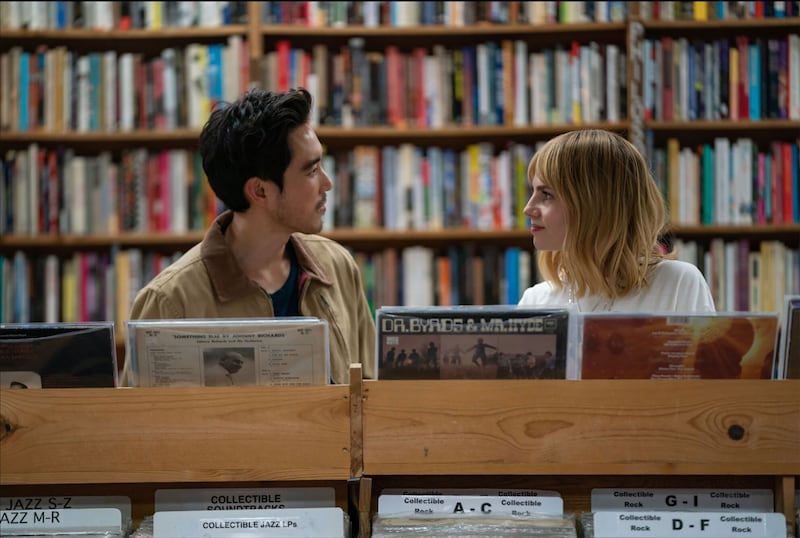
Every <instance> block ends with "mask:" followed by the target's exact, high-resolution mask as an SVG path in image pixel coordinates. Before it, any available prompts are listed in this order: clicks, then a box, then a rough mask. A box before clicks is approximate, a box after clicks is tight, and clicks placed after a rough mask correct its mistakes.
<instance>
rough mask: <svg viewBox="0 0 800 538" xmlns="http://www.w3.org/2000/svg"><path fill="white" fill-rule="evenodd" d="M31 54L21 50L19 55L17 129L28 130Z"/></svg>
mask: <svg viewBox="0 0 800 538" xmlns="http://www.w3.org/2000/svg"><path fill="white" fill-rule="evenodd" d="M30 61H31V56H30V53H29V52H24V51H23V52H22V53H21V54H20V55H19V130H20V131H27V130H28V109H29V108H30V96H29V94H28V86H29V85H30V73H31V65H30Z"/></svg>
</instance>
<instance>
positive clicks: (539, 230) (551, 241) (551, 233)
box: [523, 174, 567, 250]
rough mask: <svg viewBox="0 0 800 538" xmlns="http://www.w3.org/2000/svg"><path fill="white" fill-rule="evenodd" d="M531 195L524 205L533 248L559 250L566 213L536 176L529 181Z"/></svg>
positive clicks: (563, 233)
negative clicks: (531, 189) (528, 220)
mask: <svg viewBox="0 0 800 538" xmlns="http://www.w3.org/2000/svg"><path fill="white" fill-rule="evenodd" d="M531 187H532V188H533V194H531V197H530V199H529V200H528V203H527V204H526V205H525V210H524V211H523V212H524V213H525V216H527V217H528V218H529V219H531V228H530V229H531V235H533V246H534V247H535V248H536V249H537V250H561V249H562V248H563V246H564V238H565V237H566V235H567V211H566V209H565V208H564V204H563V203H562V201H561V200H560V199H559V198H557V197H556V195H555V193H554V192H553V190H552V189H551V188H550V187H549V186H548V185H547V184H546V183H545V182H544V181H542V179H541V178H540V177H539V175H538V174H536V175H535V176H534V177H533V181H531Z"/></svg>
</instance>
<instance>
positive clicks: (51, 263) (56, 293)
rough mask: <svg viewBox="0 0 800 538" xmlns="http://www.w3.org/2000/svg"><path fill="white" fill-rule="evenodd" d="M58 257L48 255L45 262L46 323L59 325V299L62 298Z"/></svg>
mask: <svg viewBox="0 0 800 538" xmlns="http://www.w3.org/2000/svg"><path fill="white" fill-rule="evenodd" d="M58 265H59V263H58V256H56V255H55V254H48V255H47V257H46V258H45V261H44V273H45V276H44V287H45V290H44V297H45V303H44V322H45V323H57V322H58V321H59V315H58V314H59V312H60V310H61V305H60V304H59V300H58V299H59V297H61V282H60V280H59V275H58V273H59V271H58Z"/></svg>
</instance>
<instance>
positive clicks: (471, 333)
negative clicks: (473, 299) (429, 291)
mask: <svg viewBox="0 0 800 538" xmlns="http://www.w3.org/2000/svg"><path fill="white" fill-rule="evenodd" d="M375 317H376V323H377V341H378V342H377V354H378V378H379V379H564V378H566V377H567V333H568V323H569V311H568V310H566V309H532V308H521V307H517V306H505V305H490V306H450V307H422V308H414V307H383V308H379V309H378V310H377V312H376V316H375Z"/></svg>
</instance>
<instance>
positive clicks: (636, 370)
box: [577, 312, 778, 379]
mask: <svg viewBox="0 0 800 538" xmlns="http://www.w3.org/2000/svg"><path fill="white" fill-rule="evenodd" d="M578 317H579V319H578V323H577V324H578V334H579V335H580V344H579V346H580V363H581V364H580V377H581V379H770V378H771V377H772V369H773V363H774V360H775V340H776V332H777V327H778V316H777V314H774V313H763V314H756V313H746V312H735V313H717V314H697V313H694V314H680V315H663V314H630V313H628V314H622V313H587V314H581V315H579V316H578Z"/></svg>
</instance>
